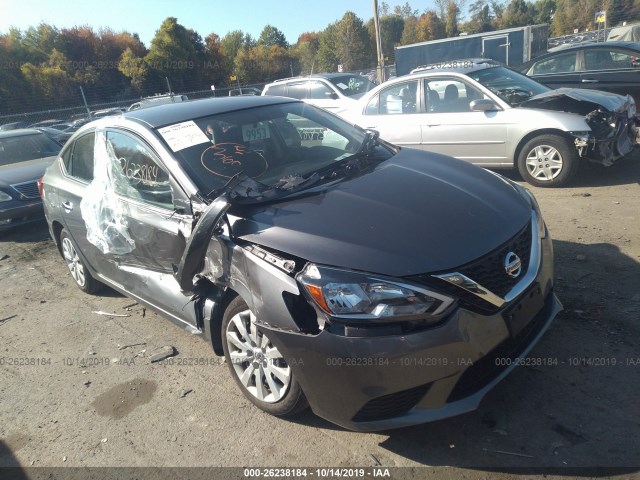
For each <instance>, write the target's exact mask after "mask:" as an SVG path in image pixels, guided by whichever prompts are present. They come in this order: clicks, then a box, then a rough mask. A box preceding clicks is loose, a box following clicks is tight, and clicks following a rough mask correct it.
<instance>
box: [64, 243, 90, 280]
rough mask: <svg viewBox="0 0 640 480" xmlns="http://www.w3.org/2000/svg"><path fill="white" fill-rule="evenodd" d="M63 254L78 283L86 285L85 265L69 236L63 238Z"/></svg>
mask: <svg viewBox="0 0 640 480" xmlns="http://www.w3.org/2000/svg"><path fill="white" fill-rule="evenodd" d="M62 255H63V256H64V260H65V261H66V262H67V267H69V271H70V272H71V276H72V277H73V279H74V280H75V281H76V283H77V284H78V285H80V286H81V287H84V286H85V283H86V281H87V278H86V275H85V271H84V265H83V264H82V260H80V257H79V256H78V253H77V252H76V249H75V248H74V247H73V244H72V243H71V240H69V239H68V238H64V239H62Z"/></svg>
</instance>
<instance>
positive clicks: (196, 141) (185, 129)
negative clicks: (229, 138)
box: [158, 120, 209, 152]
mask: <svg viewBox="0 0 640 480" xmlns="http://www.w3.org/2000/svg"><path fill="white" fill-rule="evenodd" d="M158 132H160V135H162V137H163V138H164V139H165V140H166V142H167V143H168V144H169V146H170V147H171V150H173V151H174V152H177V151H179V150H184V149H185V148H189V147H193V146H194V145H200V144H201V143H207V142H209V138H207V136H206V135H205V134H204V132H203V131H202V130H200V128H199V127H198V126H197V125H196V124H195V122H194V121H193V120H189V121H188V122H182V123H176V124H175V125H169V126H168V127H162V128H160V129H158Z"/></svg>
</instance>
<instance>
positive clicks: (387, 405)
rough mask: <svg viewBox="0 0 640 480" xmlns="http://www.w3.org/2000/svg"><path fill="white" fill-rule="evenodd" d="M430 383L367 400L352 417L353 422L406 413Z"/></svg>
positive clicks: (427, 388) (424, 392)
mask: <svg viewBox="0 0 640 480" xmlns="http://www.w3.org/2000/svg"><path fill="white" fill-rule="evenodd" d="M430 386H431V384H430V383H428V384H426V385H420V386H419V387H415V388H411V389H409V390H403V391H401V392H396V393H392V394H390V395H385V396H383V397H378V398H374V399H373V400H369V401H368V402H367V403H366V404H365V406H364V407H362V408H361V409H360V410H359V411H358V413H356V414H355V416H354V417H353V421H354V422H373V421H376V420H385V419H387V418H393V417H397V416H399V415H402V414H404V413H407V412H408V411H409V410H411V409H412V408H413V407H415V406H416V404H417V403H418V402H419V401H420V400H421V399H422V397H424V395H425V394H426V393H427V391H428V390H429V387H430Z"/></svg>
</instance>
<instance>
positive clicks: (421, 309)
mask: <svg viewBox="0 0 640 480" xmlns="http://www.w3.org/2000/svg"><path fill="white" fill-rule="evenodd" d="M296 278H297V279H298V281H299V282H300V283H301V284H302V285H303V286H304V288H305V290H306V291H307V293H308V294H309V296H310V297H311V298H312V299H313V300H314V301H315V303H316V304H317V305H318V306H319V307H320V308H321V309H322V310H323V311H325V312H326V313H328V314H329V315H331V316H333V317H337V318H340V319H342V320H345V321H361V322H362V321H364V322H376V321H377V322H378V323H379V322H389V321H398V320H406V319H417V318H420V319H427V320H429V319H432V320H433V323H437V322H438V321H439V320H440V319H441V317H440V314H442V313H444V312H445V311H446V310H447V308H448V307H449V306H450V305H451V304H452V303H453V299H452V298H450V297H447V296H446V295H442V294H440V293H436V292H432V291H430V290H427V289H423V288H421V287H417V286H414V285H407V284H405V283H403V282H395V281H393V280H389V279H386V278H381V277H378V276H375V275H373V274H364V273H358V272H352V271H349V270H341V269H337V268H331V267H323V266H319V265H315V264H313V263H310V264H308V265H307V266H306V267H305V268H304V270H303V271H302V272H300V273H299V274H298V276H297V277H296Z"/></svg>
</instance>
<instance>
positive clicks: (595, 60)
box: [584, 49, 638, 70]
mask: <svg viewBox="0 0 640 480" xmlns="http://www.w3.org/2000/svg"><path fill="white" fill-rule="evenodd" d="M637 58H638V57H637V56H636V55H631V54H629V53H627V52H625V51H623V50H604V49H594V50H585V51H584V67H585V70H609V69H612V68H629V69H632V68H633V63H634V62H637Z"/></svg>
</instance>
